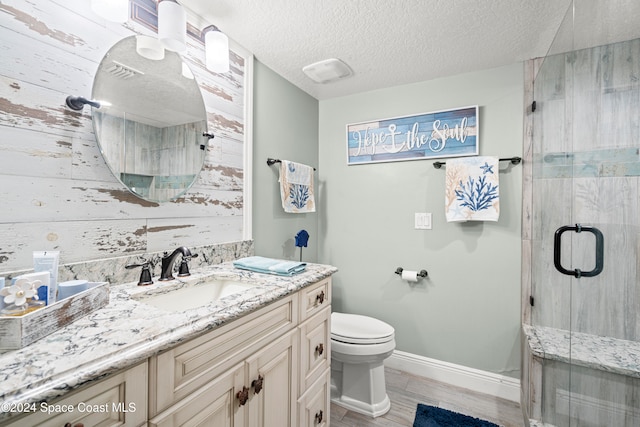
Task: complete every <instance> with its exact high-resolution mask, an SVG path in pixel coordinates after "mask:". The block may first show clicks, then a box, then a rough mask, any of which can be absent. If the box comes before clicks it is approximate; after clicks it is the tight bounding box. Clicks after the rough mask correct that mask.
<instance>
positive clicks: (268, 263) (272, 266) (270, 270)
mask: <svg viewBox="0 0 640 427" xmlns="http://www.w3.org/2000/svg"><path fill="white" fill-rule="evenodd" d="M233 266H234V267H235V268H240V269H242V270H249V271H255V272H256V273H265V274H276V275H278V276H293V275H295V274H298V273H302V272H303V271H304V270H305V268H306V267H307V263H306V262H297V261H286V260H282V259H273V258H265V257H261V256H250V257H246V258H240V259H237V260H235V261H234V262H233Z"/></svg>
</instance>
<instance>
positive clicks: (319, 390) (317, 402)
mask: <svg viewBox="0 0 640 427" xmlns="http://www.w3.org/2000/svg"><path fill="white" fill-rule="evenodd" d="M330 382H331V370H330V369H327V370H326V371H325V372H324V373H323V374H322V376H321V377H320V378H319V379H318V380H317V381H316V382H315V383H314V384H313V385H311V386H310V387H309V389H308V390H307V391H306V393H305V394H304V395H303V396H302V397H301V398H300V399H299V400H298V417H299V418H298V427H327V426H329V425H330V421H329V415H330V414H329V405H330V394H331V391H330V388H329V384H330Z"/></svg>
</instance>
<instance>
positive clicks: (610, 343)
mask: <svg viewBox="0 0 640 427" xmlns="http://www.w3.org/2000/svg"><path fill="white" fill-rule="evenodd" d="M522 326H523V330H524V333H525V336H526V337H527V341H528V343H529V348H530V349H531V352H532V353H533V355H535V356H537V357H540V358H542V359H552V360H557V361H560V362H565V363H573V364H577V365H580V366H584V367H587V368H592V369H598V370H601V371H607V372H612V373H615V374H620V375H626V376H630V377H634V378H640V343H639V342H637V341H627V340H621V339H617V338H612V337H602V336H597V335H591V334H585V333H580V332H573V334H572V333H571V332H570V331H566V330H562V329H555V328H550V327H546V326H532V325H527V324H524V325H522Z"/></svg>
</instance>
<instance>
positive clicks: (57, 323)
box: [0, 282, 109, 350]
mask: <svg viewBox="0 0 640 427" xmlns="http://www.w3.org/2000/svg"><path fill="white" fill-rule="evenodd" d="M89 286H91V287H90V288H89V289H87V290H86V291H82V292H80V293H78V294H76V295H72V296H70V297H69V298H65V299H63V300H62V301H58V302H56V303H55V304H52V305H48V306H46V307H44V308H41V309H39V310H36V311H32V312H31V313H27V314H25V315H23V316H0V350H17V349H20V348H22V347H25V346H27V345H29V344H31V343H32V342H34V341H37V340H39V339H40V338H44V337H45V336H47V335H50V334H51V333H52V332H55V331H57V330H58V329H61V328H64V327H65V326H67V325H69V324H71V323H73V322H75V321H76V320H78V319H80V318H81V317H84V316H86V315H87V314H89V313H91V312H93V311H95V310H98V309H99V308H102V307H104V306H105V305H107V304H108V303H109V282H97V283H89Z"/></svg>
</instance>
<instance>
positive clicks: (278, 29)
mask: <svg viewBox="0 0 640 427" xmlns="http://www.w3.org/2000/svg"><path fill="white" fill-rule="evenodd" d="M607 1H609V2H611V3H615V4H634V3H635V4H640V1H639V0H579V3H583V4H585V3H586V4H589V3H591V4H595V3H598V2H600V3H605V2H607ZM181 3H182V4H183V5H184V6H185V7H187V8H188V9H190V10H191V11H192V12H194V13H195V14H197V15H200V16H201V17H202V19H203V22H204V23H207V24H214V25H217V26H218V28H220V30H222V31H223V32H225V33H226V34H227V35H229V37H230V38H232V39H233V40H234V41H236V42H237V43H238V44H240V45H241V46H243V47H244V48H246V49H247V50H249V51H250V52H251V53H253V54H254V55H255V57H256V58H257V60H259V61H260V62H261V63H263V64H264V65H266V66H268V67H269V68H271V69H272V70H274V71H275V72H276V73H278V74H280V75H281V76H283V77H284V78H285V79H287V80H289V81H290V82H291V83H293V84H294V85H296V86H298V87H299V88H301V89H302V90H304V91H305V92H307V93H309V94H310V95H312V96H313V97H315V98H317V99H328V98H335V97H339V96H345V95H350V94H354V93H359V92H364V91H370V90H375V89H381V88H386V87H391V86H396V85H401V84H407V83H414V82H419V81H424V80H431V79H434V78H438V77H444V76H451V75H456V74H461V73H466V72H470V71H477V70H482V69H488V68H493V67H499V66H503V65H508V64H513V63H516V62H521V61H523V60H526V59H531V58H535V57H540V56H544V55H545V54H546V53H547V51H548V49H549V47H550V46H551V44H552V41H553V40H554V36H555V35H556V33H557V32H558V28H559V27H560V24H561V23H562V20H563V19H564V17H565V14H566V12H567V10H568V7H569V5H570V4H571V0H262V1H256V0H182V1H181ZM635 9H637V7H636V8H635ZM621 10H622V9H621ZM628 15H629V14H624V13H623V16H627V20H628V21H629V23H631V24H633V22H635V26H637V22H638V20H637V18H638V16H637V15H636V16H633V14H632V18H634V19H628ZM605 18H607V16H604V17H603V20H604V22H605V23H606V22H607V21H606V19H605ZM612 19H619V17H612ZM203 26H204V25H203ZM328 58H339V59H341V60H343V61H344V62H346V63H347V64H348V65H349V66H350V67H351V68H352V69H353V71H354V75H353V76H352V77H349V78H346V79H343V80H339V81H337V82H333V83H328V84H318V83H315V82H313V81H312V80H310V79H309V78H308V77H307V76H305V74H304V73H303V72H302V67H304V66H305V65H308V64H311V63H314V62H317V61H320V60H324V59H328Z"/></svg>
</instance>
